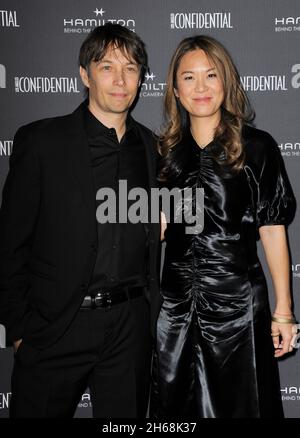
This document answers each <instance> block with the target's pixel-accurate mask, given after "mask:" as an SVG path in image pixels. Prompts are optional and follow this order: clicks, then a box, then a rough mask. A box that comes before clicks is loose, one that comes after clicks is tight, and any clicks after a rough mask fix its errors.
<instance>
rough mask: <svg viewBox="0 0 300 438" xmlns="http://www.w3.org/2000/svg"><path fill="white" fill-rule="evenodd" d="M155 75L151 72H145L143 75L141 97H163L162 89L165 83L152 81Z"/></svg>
mask: <svg viewBox="0 0 300 438" xmlns="http://www.w3.org/2000/svg"><path fill="white" fill-rule="evenodd" d="M155 78H156V75H155V74H154V73H153V72H147V73H146V74H145V81H144V82H143V83H142V87H141V93H140V96H141V97H161V96H163V92H164V89H165V87H166V83H165V82H158V81H155V80H154V79H155Z"/></svg>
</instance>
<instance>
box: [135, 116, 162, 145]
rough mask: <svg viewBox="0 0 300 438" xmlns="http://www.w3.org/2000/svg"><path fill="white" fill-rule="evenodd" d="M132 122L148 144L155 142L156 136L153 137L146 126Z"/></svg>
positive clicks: (152, 133)
mask: <svg viewBox="0 0 300 438" xmlns="http://www.w3.org/2000/svg"><path fill="white" fill-rule="evenodd" d="M133 120H134V124H135V126H136V128H137V129H138V130H139V132H140V133H141V134H142V135H143V136H144V137H145V138H146V139H148V141H149V142H155V143H156V142H157V136H156V135H155V133H154V132H153V131H151V129H149V128H147V126H145V125H143V124H142V123H140V122H138V121H136V120H135V119H133Z"/></svg>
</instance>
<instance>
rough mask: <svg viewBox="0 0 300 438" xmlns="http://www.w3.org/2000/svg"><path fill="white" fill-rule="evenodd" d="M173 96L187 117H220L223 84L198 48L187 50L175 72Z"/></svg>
mask: <svg viewBox="0 0 300 438" xmlns="http://www.w3.org/2000/svg"><path fill="white" fill-rule="evenodd" d="M176 82H177V86H176V88H174V93H175V96H176V97H178V98H179V100H180V102H181V104H182V105H183V107H184V108H185V109H186V110H187V112H188V113H189V115H190V117H191V118H199V117H200V118H203V117H206V118H213V119H214V118H216V119H219V118H220V113H221V105H222V103H223V100H224V88H223V84H222V81H221V78H220V75H219V73H218V71H217V69H216V67H215V66H214V65H213V64H212V63H211V61H210V60H209V59H208V57H207V55H206V53H205V52H204V51H203V50H201V49H196V50H193V51H190V52H187V53H186V54H185V55H184V56H183V57H182V59H181V61H180V64H179V68H178V70H177V74H176Z"/></svg>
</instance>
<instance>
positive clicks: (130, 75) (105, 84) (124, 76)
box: [80, 47, 140, 116]
mask: <svg viewBox="0 0 300 438" xmlns="http://www.w3.org/2000/svg"><path fill="white" fill-rule="evenodd" d="M80 75H81V78H82V81H83V83H84V85H85V86H86V87H88V88H89V107H90V109H93V111H94V112H96V114H98V115H99V116H101V114H102V115H103V116H109V115H112V114H122V113H126V112H128V110H129V108H130V107H131V105H132V103H133V101H134V99H135V97H136V94H137V90H138V87H139V85H140V67H139V66H138V65H137V63H136V62H135V61H134V60H133V59H131V58H130V57H129V56H128V57H126V56H124V55H123V54H122V52H121V51H120V49H117V48H114V47H111V48H109V49H108V50H107V52H106V54H105V56H104V57H103V58H102V59H101V61H98V62H94V61H92V62H91V64H90V65H89V68H88V71H87V70H85V69H84V68H82V67H80Z"/></svg>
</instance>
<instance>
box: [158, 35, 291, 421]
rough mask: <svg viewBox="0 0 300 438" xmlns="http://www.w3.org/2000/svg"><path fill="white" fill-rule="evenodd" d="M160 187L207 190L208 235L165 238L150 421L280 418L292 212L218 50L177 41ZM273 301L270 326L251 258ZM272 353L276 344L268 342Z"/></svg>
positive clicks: (278, 162) (266, 144)
mask: <svg viewBox="0 0 300 438" xmlns="http://www.w3.org/2000/svg"><path fill="white" fill-rule="evenodd" d="M165 113H166V120H167V124H166V128H165V130H164V132H163V135H162V136H161V139H160V146H161V154H162V166H161V171H160V175H159V179H160V180H161V181H162V183H163V185H164V186H165V187H168V188H170V189H171V188H174V187H179V189H184V188H187V187H191V188H195V187H199V188H203V189H204V194H205V196H204V228H203V231H202V232H201V233H198V234H186V232H185V229H186V224H185V223H184V222H183V223H175V222H172V220H170V223H168V225H167V229H166V232H165V240H166V244H167V245H166V252H165V261H164V268H163V276H162V295H163V298H164V303H163V305H162V308H161V312H160V315H159V319H158V328H157V330H158V331H157V351H156V358H155V362H154V363H155V366H154V376H153V377H154V384H153V394H152V395H153V397H152V401H151V411H152V415H153V416H156V417H166V416H173V417H176V416H178V417H180V416H197V417H200V418H216V417H228V418H234V417H273V416H277V417H278V416H282V406H281V402H280V390H279V380H278V369H277V364H276V359H275V358H279V357H282V356H283V355H285V354H286V353H288V352H291V351H292V348H293V347H292V341H293V338H292V337H293V324H294V322H295V320H294V317H293V313H292V309H291V295H290V290H289V270H290V262H289V255H288V248H287V241H286V234H285V225H286V224H287V223H289V222H290V221H291V219H292V216H293V214H294V207H295V201H294V197H293V194H292V192H291V189H290V185H289V182H288V179H287V176H286V174H285V171H284V168H283V165H282V159H281V156H280V153H279V150H278V147H277V145H276V143H275V141H274V140H273V138H272V137H271V136H270V135H269V134H268V133H266V132H264V131H260V130H258V129H255V128H253V127H251V126H250V125H249V122H250V120H251V111H250V110H249V104H248V101H247V98H246V95H245V93H244V91H243V89H242V87H241V85H240V79H239V75H238V73H237V70H236V68H235V66H234V64H233V62H232V60H231V58H230V56H229V54H228V53H227V51H226V50H225V49H224V47H223V46H222V45H221V44H220V43H219V42H217V41H216V40H214V39H213V38H210V37H207V36H195V37H191V38H186V39H184V40H183V41H182V42H181V43H180V44H179V47H178V48H177V50H176V52H175V54H174V56H173V59H172V61H171V65H170V70H169V74H168V80H167V90H166V96H165ZM258 237H260V239H261V241H262V244H263V248H264V251H265V254H266V259H267V263H268V266H269V269H270V273H271V276H272V280H273V284H274V290H275V302H276V305H275V309H274V312H273V314H272V316H271V314H270V308H269V303H268V292H267V287H266V281H265V277H264V274H263V272H262V268H261V265H260V262H259V260H258V257H257V252H256V240H257V238H258ZM272 341H273V342H272Z"/></svg>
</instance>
